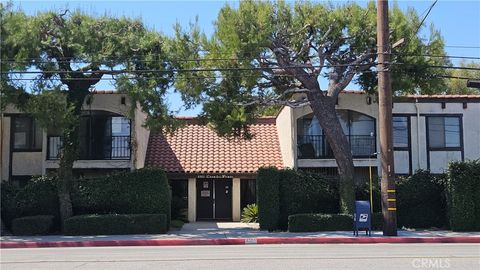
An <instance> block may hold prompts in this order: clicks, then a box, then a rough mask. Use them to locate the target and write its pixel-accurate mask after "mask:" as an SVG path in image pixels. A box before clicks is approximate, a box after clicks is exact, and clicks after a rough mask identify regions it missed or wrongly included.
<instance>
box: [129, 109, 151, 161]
mask: <svg viewBox="0 0 480 270" xmlns="http://www.w3.org/2000/svg"><path fill="white" fill-rule="evenodd" d="M146 119H147V115H146V114H145V113H144V112H142V111H141V110H140V109H139V108H138V107H137V110H136V111H135V119H134V121H133V127H132V128H133V132H132V136H134V138H133V140H132V141H133V144H134V145H132V149H136V150H135V153H134V155H135V156H134V160H133V162H134V164H133V165H134V168H136V169H140V168H143V167H144V166H145V159H146V156H147V146H148V138H149V136H150V130H149V129H147V128H146V127H144V124H145V120H146Z"/></svg>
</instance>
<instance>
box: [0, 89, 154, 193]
mask: <svg viewBox="0 0 480 270" xmlns="http://www.w3.org/2000/svg"><path fill="white" fill-rule="evenodd" d="M130 106H131V104H130V101H129V99H128V97H127V96H126V95H124V94H119V93H116V92H114V91H99V92H96V93H94V94H93V95H90V96H89V97H88V98H87V99H86V100H85V102H84V104H83V112H82V117H81V125H80V134H79V137H80V153H79V155H80V157H79V160H77V161H75V163H74V173H75V174H77V176H86V177H88V176H92V175H98V174H105V173H109V172H113V171H119V170H132V169H135V168H142V167H143V166H144V161H145V153H146V142H147V141H148V136H149V131H148V130H147V129H146V128H144V127H143V126H142V124H143V121H144V119H145V115H144V114H143V113H142V112H141V111H140V110H136V111H135V113H134V117H133V118H132V117H127V116H130V114H129V112H130ZM130 118H132V119H130ZM0 127H1V145H0V146H1V147H0V149H1V166H0V170H1V171H0V176H1V179H2V180H7V181H13V182H18V183H20V184H21V183H24V182H25V181H28V180H29V179H30V178H31V177H32V176H36V175H44V174H47V173H48V172H50V171H54V170H56V169H57V168H58V155H59V153H60V147H61V144H62V140H61V137H60V136H58V134H51V133H48V132H47V131H46V130H43V129H41V128H40V127H39V126H38V125H37V124H36V123H35V120H34V119H33V118H32V117H30V116H29V115H27V114H25V113H23V112H21V111H19V110H17V109H16V108H15V107H14V106H12V105H8V106H7V108H6V109H5V111H4V112H2V118H1V119H0ZM132 145H135V147H132Z"/></svg>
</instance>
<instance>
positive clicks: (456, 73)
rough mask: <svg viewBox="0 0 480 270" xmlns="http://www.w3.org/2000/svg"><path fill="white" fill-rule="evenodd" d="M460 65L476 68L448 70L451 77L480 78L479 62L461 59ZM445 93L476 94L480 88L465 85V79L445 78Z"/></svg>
mask: <svg viewBox="0 0 480 270" xmlns="http://www.w3.org/2000/svg"><path fill="white" fill-rule="evenodd" d="M459 66H460V67H466V68H476V69H477V70H468V69H455V70H452V71H451V72H450V74H449V75H450V76H451V77H460V78H471V79H477V80H480V63H477V62H473V61H472V62H465V61H461V62H460V64H459ZM446 90H447V91H446V93H448V94H462V95H469V94H470V95H472V94H473V95H475V94H476V95H478V94H480V89H478V88H470V87H467V80H466V79H457V78H450V79H448V80H447V88H446Z"/></svg>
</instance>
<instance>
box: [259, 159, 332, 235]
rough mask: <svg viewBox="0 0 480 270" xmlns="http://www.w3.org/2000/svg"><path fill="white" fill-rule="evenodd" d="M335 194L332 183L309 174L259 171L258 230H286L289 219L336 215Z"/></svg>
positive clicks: (272, 169) (272, 170) (269, 170)
mask: <svg viewBox="0 0 480 270" xmlns="http://www.w3.org/2000/svg"><path fill="white" fill-rule="evenodd" d="M337 194H338V192H337V190H336V188H335V184H334V183H333V182H332V180H329V179H326V178H323V177H321V176H320V175H317V174H313V173H310V172H303V171H294V170H289V169H287V170H278V169H276V168H260V169H259V170H258V176H257V202H258V212H259V223H260V228H261V229H266V230H270V231H272V230H277V229H282V230H286V229H287V228H288V216H290V215H293V214H298V213H318V212H321V213H336V212H338V210H339V209H338V195H337Z"/></svg>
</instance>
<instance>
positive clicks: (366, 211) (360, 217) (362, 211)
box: [353, 201, 372, 236]
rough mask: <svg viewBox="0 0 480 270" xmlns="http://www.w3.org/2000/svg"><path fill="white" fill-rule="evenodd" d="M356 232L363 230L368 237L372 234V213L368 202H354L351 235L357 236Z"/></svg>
mask: <svg viewBox="0 0 480 270" xmlns="http://www.w3.org/2000/svg"><path fill="white" fill-rule="evenodd" d="M358 230H365V233H366V234H367V235H368V236H371V235H372V233H371V231H372V213H371V210H370V202H369V201H355V213H354V214H353V235H356V236H358Z"/></svg>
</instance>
